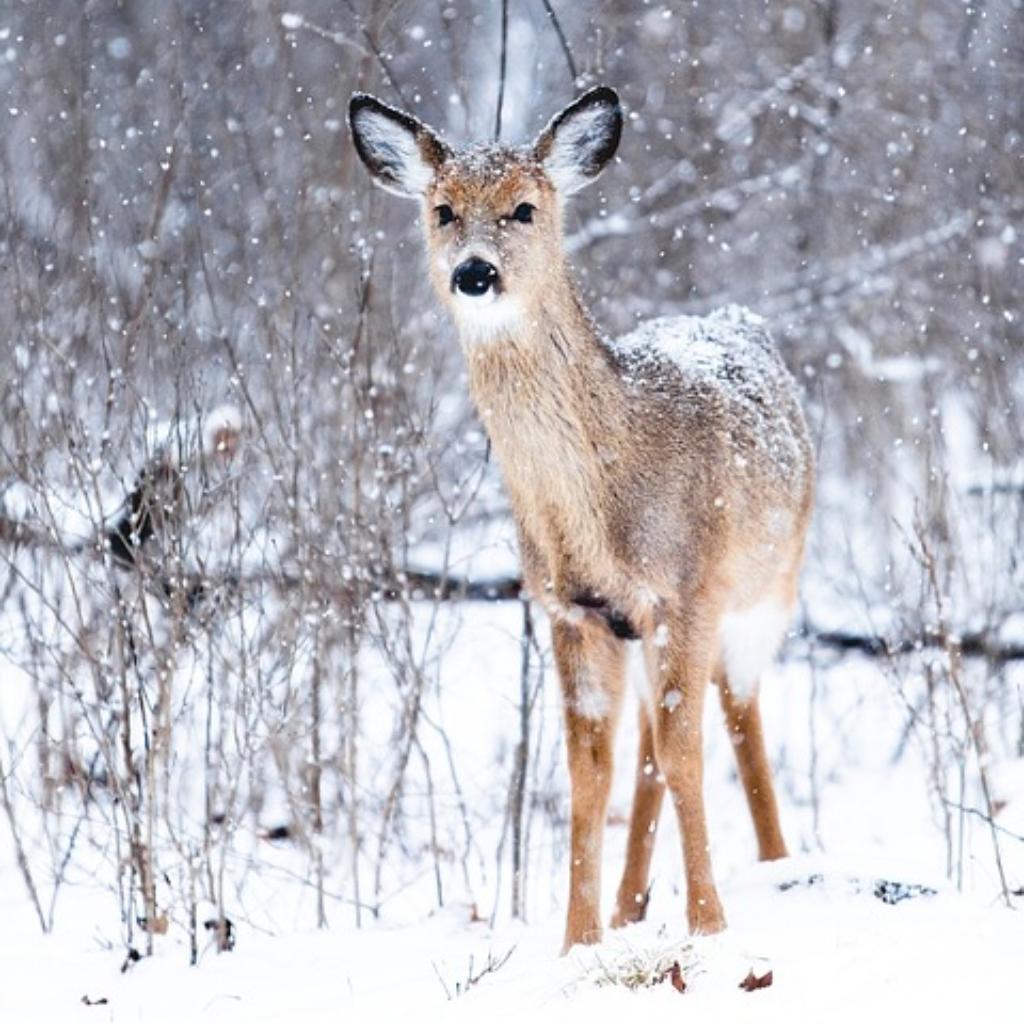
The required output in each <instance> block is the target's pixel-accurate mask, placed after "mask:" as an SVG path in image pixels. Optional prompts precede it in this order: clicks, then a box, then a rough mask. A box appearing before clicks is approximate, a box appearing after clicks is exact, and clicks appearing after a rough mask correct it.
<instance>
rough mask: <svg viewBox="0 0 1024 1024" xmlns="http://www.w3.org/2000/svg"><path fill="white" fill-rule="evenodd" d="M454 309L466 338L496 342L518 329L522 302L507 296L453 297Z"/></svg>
mask: <svg viewBox="0 0 1024 1024" xmlns="http://www.w3.org/2000/svg"><path fill="white" fill-rule="evenodd" d="M452 309H453V310H454V312H455V319H456V321H457V323H458V325H459V330H460V331H461V332H462V335H463V337H464V338H465V339H466V340H467V341H469V342H470V343H474V344H475V343H479V342H488V341H495V340H497V339H499V338H503V337H507V336H508V335H509V334H511V333H512V331H514V330H515V329H516V328H517V327H518V325H519V323H520V317H521V315H522V314H521V310H520V308H519V303H518V302H516V301H515V299H512V298H509V297H508V296H507V295H497V294H496V293H495V292H493V291H489V292H487V293H485V294H484V295H460V294H459V293H458V292H456V293H455V295H454V296H453V301H452Z"/></svg>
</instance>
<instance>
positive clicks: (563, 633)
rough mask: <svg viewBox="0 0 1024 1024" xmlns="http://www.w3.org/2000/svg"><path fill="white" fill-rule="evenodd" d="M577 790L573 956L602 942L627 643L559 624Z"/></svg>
mask: <svg viewBox="0 0 1024 1024" xmlns="http://www.w3.org/2000/svg"><path fill="white" fill-rule="evenodd" d="M552 633H553V640H554V651H555V661H556V664H557V666H558V675H559V679H560V680H561V683H562V696H563V701H564V708H565V737H566V748H567V753H568V759H569V780H570V785H571V787H572V840H571V856H572V860H571V863H570V869H569V879H570V880H569V910H568V916H567V918H566V924H565V944H564V946H563V948H562V952H563V953H564V952H567V951H568V950H569V948H570V947H572V946H574V945H575V944H576V943H580V942H583V943H591V942H599V941H600V939H601V848H602V840H603V837H604V821H605V814H606V812H607V809H608V794H609V792H610V790H611V781H612V748H613V744H614V739H615V726H616V723H617V721H618V715H619V708H620V706H621V703H622V689H623V678H624V666H625V652H624V644H623V642H622V641H621V640H618V639H617V638H616V637H615V636H614V635H613V634H612V632H611V630H610V629H608V627H607V626H605V625H603V624H601V623H596V622H590V621H584V622H581V623H578V624H575V623H569V622H562V621H553V622H552Z"/></svg>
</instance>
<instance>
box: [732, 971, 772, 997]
mask: <svg viewBox="0 0 1024 1024" xmlns="http://www.w3.org/2000/svg"><path fill="white" fill-rule="evenodd" d="M774 980H775V979H774V978H773V977H772V972H771V971H766V972H765V973H764V974H755V973H754V969H753V968H751V969H750V970H749V971H747V976H746V977H745V978H744V979H743V980H742V981H741V982H740V988H741V989H743V991H744V992H756V991H757V990H758V989H759V988H768V986H769V985H771V983H772V982H773V981H774Z"/></svg>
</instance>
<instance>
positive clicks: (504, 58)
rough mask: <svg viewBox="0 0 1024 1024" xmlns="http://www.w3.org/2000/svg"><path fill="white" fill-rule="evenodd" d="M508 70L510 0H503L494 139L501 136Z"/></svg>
mask: <svg viewBox="0 0 1024 1024" xmlns="http://www.w3.org/2000/svg"><path fill="white" fill-rule="evenodd" d="M507 70H508V0H501V62H500V64H499V67H498V109H497V110H496V111H495V113H494V141H495V142H497V141H498V139H500V138H501V111H502V107H504V105H505V73H506V71H507Z"/></svg>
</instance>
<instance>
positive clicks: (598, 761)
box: [349, 86, 814, 953]
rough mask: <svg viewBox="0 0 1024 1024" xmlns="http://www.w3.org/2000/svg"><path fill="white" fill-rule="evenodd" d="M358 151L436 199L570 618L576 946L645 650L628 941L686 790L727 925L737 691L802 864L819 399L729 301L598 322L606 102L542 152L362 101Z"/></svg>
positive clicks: (714, 927)
mask: <svg viewBox="0 0 1024 1024" xmlns="http://www.w3.org/2000/svg"><path fill="white" fill-rule="evenodd" d="M349 126H350V129H351V134H352V139H353V141H354V145H355V149H356V152H357V153H358V156H359V158H360V159H361V160H362V162H363V163H364V164H365V165H366V168H367V169H368V171H369V173H370V176H371V178H372V179H373V181H374V182H376V183H377V184H378V185H380V186H382V187H383V188H384V189H386V190H388V191H389V192H392V193H395V194H397V195H399V196H402V197H405V198H411V199H415V200H417V201H418V202H419V204H420V209H421V211H422V220H423V230H424V235H425V240H426V253H427V264H428V272H429V276H430V279H431V281H432V283H433V286H434V290H435V291H436V292H437V296H438V298H439V299H440V301H441V303H442V304H443V305H444V306H446V307H447V309H448V310H449V311H450V313H451V315H452V318H453V320H454V323H455V326H456V329H457V333H458V337H459V342H460V345H461V348H462V350H463V354H464V358H465V362H466V365H467V367H468V380H469V386H470V392H471V395H472V398H473V401H474V403H475V406H476V409H477V411H478V414H479V416H480V419H481V421H482V423H483V425H484V427H485V430H486V433H487V435H488V438H489V440H490V444H491V447H492V450H493V451H494V453H495V455H496V459H497V462H498V465H499V467H500V471H501V475H502V478H503V483H504V486H505V488H506V491H507V494H508V497H509V502H510V505H511V509H512V513H513V518H514V520H515V524H516V532H517V539H518V546H519V555H520V560H521V564H522V572H523V577H524V581H525V584H526V586H527V588H528V592H529V594H530V595H531V596H532V597H533V598H534V600H536V601H537V602H538V604H540V605H541V606H542V607H543V608H544V610H545V611H546V612H547V614H548V617H549V621H550V630H551V644H552V650H553V658H554V662H555V664H556V666H557V673H558V677H559V680H560V685H561V691H562V697H563V709H564V710H563V713H564V726H565V728H564V733H565V742H566V754H567V761H568V771H569V782H570V791H571V797H570V802H571V818H570V821H571V824H570V843H571V858H570V865H569V898H568V909H567V914H566V926H565V941H564V946H563V953H565V952H567V951H569V950H570V949H571V948H572V947H573V946H575V945H576V944H584V943H595V942H599V941H601V938H602V916H601V907H600V904H601V864H602V849H603V835H604V825H605V819H606V816H607V813H608V805H609V797H610V787H611V783H612V769H613V744H614V739H615V733H616V727H617V723H618V720H619V717H620V710H621V706H622V703H623V694H624V689H625V686H626V684H625V677H626V675H627V671H626V668H627V654H628V652H629V650H630V645H631V644H636V643H639V645H640V647H641V649H642V654H643V659H642V660H643V664H644V668H645V675H646V687H645V689H644V694H643V697H642V699H641V700H640V701H639V704H640V711H639V756H638V763H637V767H636V783H635V786H636V788H635V793H634V797H633V804H632V810H631V814H630V820H629V826H628V839H627V846H626V862H625V867H624V870H623V874H622V876H621V881H620V883H619V887H618V892H617V897H616V905H615V910H614V914H613V916H612V918H611V925H612V926H613V927H621V926H624V925H628V924H631V923H634V922H637V921H640V920H643V919H644V917H645V915H646V911H647V904H648V899H649V873H650V864H651V855H652V850H653V846H654V839H655V835H656V830H657V825H658V820H659V817H660V811H661V808H662V803H663V798H664V795H665V792H666V790H667V791H668V792H669V794H670V797H671V803H672V804H673V805H674V807H675V812H676V816H677V818H678V824H679V830H680V834H681V839H682V848H683V851H682V852H683V864H684V869H685V880H686V894H687V895H686V905H687V924H688V927H689V930H690V932H691V933H694V934H704V935H710V934H714V933H716V932H719V931H721V930H722V929H724V928H725V926H726V920H725V915H724V912H723V909H722V903H721V900H720V899H719V895H718V891H717V887H716V884H715V879H714V875H713V872H712V864H711V854H710V848H709V840H708V827H707V818H706V813H705V805H704V793H703V788H704V787H703V771H704V764H703V735H702V721H703V708H704V699H705V694H706V691H707V689H708V686H709V685H715V686H716V688H717V690H718V696H719V700H720V702H721V706H722V709H723V711H724V717H725V722H726V726H727V729H728V732H729V735H730V738H731V740H732V745H733V747H734V749H735V757H736V761H737V767H738V775H739V779H740V781H741V783H742V786H743V788H744V790H745V794H746V801H747V804H748V806H749V810H750V813H751V817H752V820H753V827H754V832H755V835H756V839H757V846H758V853H759V857H760V859H762V860H774V859H777V858H782V857H785V856H786V855H787V851H786V844H785V841H784V839H783V834H782V829H781V825H780V820H779V811H778V805H777V801H776V797H775V793H774V789H773V785H772V773H771V765H770V762H769V759H768V755H767V753H766V747H765V741H764V735H763V731H762V723H761V715H760V709H759V703H758V688H759V683H760V679H761V676H762V674H763V673H764V671H765V670H766V669H767V668H768V667H769V666H770V664H771V663H772V661H773V659H774V657H775V655H776V653H777V649H778V647H779V646H780V644H781V641H782V638H783V637H784V635H785V632H786V629H787V625H788V622H789V621H790V618H791V616H792V613H793V609H794V607H795V604H796V600H797V585H798V574H799V570H800V565H801V562H802V560H803V553H804V547H805V538H806V533H807V528H808V523H809V520H810V517H811V512H812V505H813V494H814V460H813V451H812V446H811V443H810V439H809V432H808V427H807V424H806V420H805V418H804V414H803V411H802V408H801V402H800V392H799V389H798V386H797V384H796V382H795V380H794V378H793V377H792V376H791V375H790V373H789V372H788V370H787V369H786V367H785V365H784V364H783V361H782V359H781V357H780V355H779V353H778V351H777V349H776V347H775V344H774V342H773V340H772V338H771V336H770V334H769V332H768V330H767V328H766V327H765V324H764V322H763V321H762V320H761V318H759V317H757V316H756V315H754V314H753V313H751V312H749V311H747V310H745V309H743V308H740V307H737V306H729V307H726V308H725V309H723V310H718V311H716V312H714V313H711V314H710V315H708V316H705V317H695V316H676V317H662V318H656V319H653V320H649V321H647V322H644V323H641V324H640V325H639V326H637V327H636V328H635V329H634V330H633V331H632V332H630V333H629V334H626V335H625V336H623V337H620V338H618V339H612V338H608V337H606V336H605V335H604V334H603V333H602V331H601V330H600V329H599V328H598V326H597V324H596V323H595V321H594V319H593V318H592V317H591V315H590V313H589V312H588V310H587V308H586V306H585V305H584V302H583V300H582V298H581V294H580V291H579V289H578V287H577V285H576V284H575V283H574V278H573V274H572V270H571V268H570V265H569V260H568V257H567V253H566V247H565V240H564V229H563V215H564V204H565V201H566V200H567V199H568V198H569V197H570V196H572V195H573V194H575V193H576V192H578V191H579V190H580V189H582V188H583V187H584V186H586V185H588V184H590V183H591V182H593V181H594V180H595V179H596V178H597V177H598V175H600V174H601V172H602V171H603V170H604V168H605V167H606V166H607V165H608V164H609V162H610V161H611V160H612V158H613V157H614V155H615V153H616V151H617V149H618V145H619V141H620V138H621V135H622V126H623V114H622V106H621V103H620V101H619V97H618V95H617V93H616V92H615V90H613V89H612V88H610V87H608V86H598V87H596V88H592V89H590V90H589V91H587V92H586V93H584V94H583V95H581V96H579V97H578V98H577V99H576V100H574V101H573V102H572V103H570V104H569V105H568V106H567V107H566V108H565V109H563V110H562V111H561V112H560V113H558V114H556V115H555V116H554V117H553V118H552V119H551V121H550V122H548V124H547V125H546V127H545V128H544V129H543V130H542V131H541V132H540V134H539V135H538V136H537V137H536V139H535V140H534V141H533V142H532V143H529V144H526V145H509V144H504V143H499V142H483V143H476V144H472V145H468V146H463V147H457V146H454V145H452V144H450V143H449V142H448V141H446V140H445V139H444V138H443V137H442V136H441V135H440V134H439V133H438V132H437V131H435V130H434V129H433V128H431V127H429V126H428V125H426V124H425V123H424V122H422V121H421V120H419V119H418V118H416V117H414V116H413V115H411V114H409V113H407V112H405V111H402V110H398V109H396V108H394V107H392V106H390V105H388V104H386V103H384V102H382V101H381V100H379V99H376V98H375V97H373V96H371V95H368V94H365V93H356V94H355V95H353V96H352V98H351V101H350V104H349Z"/></svg>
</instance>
